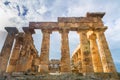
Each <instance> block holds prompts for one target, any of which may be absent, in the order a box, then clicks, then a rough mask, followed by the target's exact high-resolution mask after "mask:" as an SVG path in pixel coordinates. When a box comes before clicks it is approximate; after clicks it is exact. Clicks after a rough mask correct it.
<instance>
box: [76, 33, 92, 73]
mask: <svg viewBox="0 0 120 80" xmlns="http://www.w3.org/2000/svg"><path fill="white" fill-rule="evenodd" d="M78 33H79V34H80V49H81V62H82V73H83V74H86V73H93V64H92V56H91V53H90V43H89V41H88V39H87V31H80V32H78Z"/></svg>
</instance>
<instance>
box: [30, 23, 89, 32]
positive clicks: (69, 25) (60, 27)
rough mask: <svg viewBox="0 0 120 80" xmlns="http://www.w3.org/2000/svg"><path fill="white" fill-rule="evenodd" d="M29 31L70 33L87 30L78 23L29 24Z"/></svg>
mask: <svg viewBox="0 0 120 80" xmlns="http://www.w3.org/2000/svg"><path fill="white" fill-rule="evenodd" d="M29 26H30V27H29V28H30V29H47V30H50V31H58V30H63V29H68V30H71V31H77V30H86V29H87V30H88V29H89V27H88V26H87V25H85V26H83V25H81V24H79V23H57V22H30V24H29Z"/></svg>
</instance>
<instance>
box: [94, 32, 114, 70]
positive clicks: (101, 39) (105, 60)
mask: <svg viewBox="0 0 120 80" xmlns="http://www.w3.org/2000/svg"><path fill="white" fill-rule="evenodd" d="M103 32H104V31H99V32H96V35H97V38H98V44H99V47H100V56H101V60H102V64H103V70H104V72H116V68H115V65H114V63H113V59H112V57H111V53H110V50H109V48H108V44H107V41H106V38H105V35H104V33H103Z"/></svg>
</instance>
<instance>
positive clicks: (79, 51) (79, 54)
mask: <svg viewBox="0 0 120 80" xmlns="http://www.w3.org/2000/svg"><path fill="white" fill-rule="evenodd" d="M78 64H79V66H78V70H79V73H82V62H81V50H80V49H78Z"/></svg>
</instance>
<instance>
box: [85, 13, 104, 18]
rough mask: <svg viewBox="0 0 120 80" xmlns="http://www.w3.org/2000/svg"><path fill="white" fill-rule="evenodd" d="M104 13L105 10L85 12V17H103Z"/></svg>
mask: <svg viewBox="0 0 120 80" xmlns="http://www.w3.org/2000/svg"><path fill="white" fill-rule="evenodd" d="M104 15H105V12H95V13H89V12H88V13H87V14H86V16H87V17H100V18H103V16H104Z"/></svg>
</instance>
